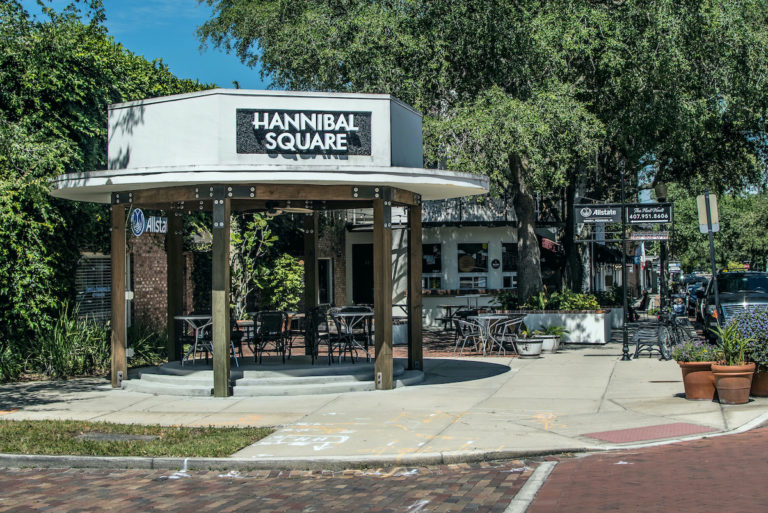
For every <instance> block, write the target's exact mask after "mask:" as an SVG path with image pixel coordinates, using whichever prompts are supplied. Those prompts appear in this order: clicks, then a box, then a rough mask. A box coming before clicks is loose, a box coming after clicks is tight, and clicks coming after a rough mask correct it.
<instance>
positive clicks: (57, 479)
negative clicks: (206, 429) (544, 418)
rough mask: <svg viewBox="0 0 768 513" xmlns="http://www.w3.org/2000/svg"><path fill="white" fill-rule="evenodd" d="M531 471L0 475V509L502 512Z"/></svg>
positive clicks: (503, 467)
mask: <svg viewBox="0 0 768 513" xmlns="http://www.w3.org/2000/svg"><path fill="white" fill-rule="evenodd" d="M534 466H535V465H531V464H529V466H526V465H525V463H523V462H522V461H509V462H496V463H485V464H473V465H465V464H464V465H444V466H434V467H421V468H397V469H387V470H378V471H376V470H368V471H347V472H338V473H332V472H278V471H272V472H258V471H254V472H248V473H242V474H237V473H224V472H186V473H179V472H176V473H174V472H169V471H157V470H156V471H138V470H119V471H113V470H74V469H73V470H34V469H16V470H0V511H13V512H27V511H48V512H67V513H72V512H78V511H126V512H131V513H135V512H139V511H140V512H146V511H174V512H176V511H178V512H180V511H189V512H194V513H203V512H207V511H215V512H222V513H223V512H230V511H231V512H239V511H258V512H310V511H314V512H334V511H340V512H344V513H356V512H362V511H365V512H406V513H417V512H421V513H426V512H428V511H429V512H473V513H474V512H477V513H480V512H503V511H504V509H505V508H506V507H507V506H508V505H509V503H510V501H511V500H512V499H513V498H514V496H515V494H516V493H517V492H518V491H519V489H520V488H521V487H522V485H523V484H524V483H525V480H526V479H527V478H528V476H530V474H531V472H532V470H533V467H534Z"/></svg>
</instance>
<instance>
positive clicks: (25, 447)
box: [0, 420, 274, 458]
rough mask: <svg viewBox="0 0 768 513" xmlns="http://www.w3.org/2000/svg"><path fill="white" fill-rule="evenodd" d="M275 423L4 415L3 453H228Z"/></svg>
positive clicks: (206, 455)
mask: <svg viewBox="0 0 768 513" xmlns="http://www.w3.org/2000/svg"><path fill="white" fill-rule="evenodd" d="M273 431H274V430H273V429H271V428H254V427H244V428H232V427H210V426H209V427H171V426H140V425H136V424H111V423H108V422H87V421H77V420H18V421H15V420H2V421H0V452H4V453H13V454H67V455H80V456H148V457H159V456H175V457H200V458H225V457H228V456H230V455H231V454H232V453H234V452H237V451H238V450H240V449H242V448H243V447H247V446H248V445H251V444H253V443H254V442H257V441H258V440H261V439H262V438H264V437H265V436H267V435H269V434H270V433H272V432H273ZM88 433H90V434H107V435H132V436H135V435H139V436H145V437H146V436H154V437H157V438H155V439H153V440H88V439H80V438H78V436H81V435H83V434H88Z"/></svg>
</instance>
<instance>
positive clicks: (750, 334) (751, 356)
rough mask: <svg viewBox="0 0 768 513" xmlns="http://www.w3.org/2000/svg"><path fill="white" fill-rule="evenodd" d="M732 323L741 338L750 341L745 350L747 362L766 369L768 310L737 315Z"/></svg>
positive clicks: (762, 309)
mask: <svg viewBox="0 0 768 513" xmlns="http://www.w3.org/2000/svg"><path fill="white" fill-rule="evenodd" d="M732 322H733V323H734V324H735V325H736V326H737V327H738V330H739V332H740V333H741V335H742V336H743V337H745V338H747V339H750V342H749V344H747V350H746V358H747V360H749V361H751V362H755V363H756V364H757V365H759V366H760V367H761V368H763V369H768V309H766V308H761V309H757V310H753V311H751V312H745V313H741V314H738V315H736V316H735V317H734V318H733V321H732Z"/></svg>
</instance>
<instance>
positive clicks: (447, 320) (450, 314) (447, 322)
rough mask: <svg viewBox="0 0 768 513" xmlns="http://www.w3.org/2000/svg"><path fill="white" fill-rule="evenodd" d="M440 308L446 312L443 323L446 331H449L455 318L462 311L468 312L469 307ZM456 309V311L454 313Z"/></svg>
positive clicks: (452, 306) (451, 306) (447, 306)
mask: <svg viewBox="0 0 768 513" xmlns="http://www.w3.org/2000/svg"><path fill="white" fill-rule="evenodd" d="M438 306H439V307H440V308H442V309H443V310H445V314H444V315H443V318H442V321H443V327H444V328H445V329H448V328H450V327H452V326H453V318H454V317H455V316H456V314H458V313H459V312H460V311H462V310H467V309H469V307H468V306H467V305H438ZM454 308H455V309H456V311H454Z"/></svg>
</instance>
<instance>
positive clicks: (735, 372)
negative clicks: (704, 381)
mask: <svg viewBox="0 0 768 513" xmlns="http://www.w3.org/2000/svg"><path fill="white" fill-rule="evenodd" d="M715 333H716V334H717V338H718V351H719V353H720V356H721V359H722V361H721V362H720V363H713V364H712V374H713V375H714V376H715V388H717V397H718V399H719V400H720V402H721V403H725V404H744V403H746V402H747V401H749V390H750V388H751V386H752V375H753V374H754V372H755V362H747V361H746V356H745V355H746V351H747V347H748V346H749V344H750V342H751V341H752V339H751V338H749V337H747V336H745V335H744V334H742V333H741V331H740V330H739V325H738V324H737V323H735V322H733V321H731V322H729V323H728V324H727V325H726V326H725V327H720V328H716V329H715Z"/></svg>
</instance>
